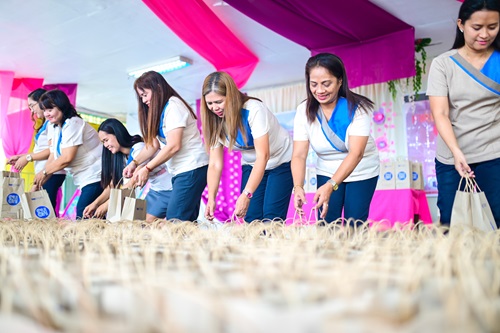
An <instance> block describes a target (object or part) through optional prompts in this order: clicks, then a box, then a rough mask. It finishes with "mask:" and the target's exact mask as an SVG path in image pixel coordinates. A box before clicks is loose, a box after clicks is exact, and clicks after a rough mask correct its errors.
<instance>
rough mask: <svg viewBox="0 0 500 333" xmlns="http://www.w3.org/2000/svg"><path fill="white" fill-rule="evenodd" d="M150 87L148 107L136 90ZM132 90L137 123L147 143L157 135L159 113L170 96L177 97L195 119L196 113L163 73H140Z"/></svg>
mask: <svg viewBox="0 0 500 333" xmlns="http://www.w3.org/2000/svg"><path fill="white" fill-rule="evenodd" d="M138 89H139V90H144V89H150V90H151V103H150V104H149V105H150V106H149V107H148V106H147V105H146V104H144V103H143V102H142V98H141V96H140V94H139V93H138V92H137V90H138ZM134 90H135V93H136V95H137V102H138V103H139V110H138V114H139V124H140V127H141V132H142V136H143V137H144V142H146V144H147V145H151V144H152V143H153V139H154V138H155V137H156V136H157V135H158V129H159V128H160V122H161V113H162V112H163V108H164V107H165V104H167V102H168V100H169V99H170V97H172V96H175V97H177V98H179V99H180V100H181V101H182V102H183V103H184V104H185V105H186V107H187V108H188V110H189V112H190V113H191V116H192V117H193V118H194V119H196V114H195V113H194V111H193V109H191V107H190V106H189V104H188V103H187V102H186V101H185V100H184V99H182V97H181V96H180V95H179V94H178V93H177V92H176V91H175V89H174V88H172V87H171V86H170V85H169V84H168V83H167V81H166V80H165V78H164V77H163V75H161V74H160V73H158V72H155V71H149V72H146V73H144V74H142V75H141V76H140V77H139V78H137V80H135V82H134Z"/></svg>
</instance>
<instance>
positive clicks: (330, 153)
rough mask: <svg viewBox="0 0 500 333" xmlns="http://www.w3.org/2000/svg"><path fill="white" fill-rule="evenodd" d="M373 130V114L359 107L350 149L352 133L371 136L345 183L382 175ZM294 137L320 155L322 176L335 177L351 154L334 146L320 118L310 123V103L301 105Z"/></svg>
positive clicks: (318, 164)
mask: <svg viewBox="0 0 500 333" xmlns="http://www.w3.org/2000/svg"><path fill="white" fill-rule="evenodd" d="M370 129H371V114H367V113H366V112H361V111H360V110H359V109H358V110H356V113H355V114H354V119H353V121H352V123H351V124H350V125H349V126H348V127H347V133H346V147H347V149H348V150H349V136H350V135H352V136H368V143H367V144H366V148H365V153H364V155H363V158H362V159H361V161H360V162H359V164H358V165H357V166H356V168H355V169H354V170H353V172H352V173H351V174H350V175H349V176H348V177H347V178H346V179H345V180H344V182H353V181H359V180H365V179H369V178H373V177H375V176H378V174H379V165H380V160H379V156H378V150H377V147H376V146H375V141H374V140H373V138H372V137H371V135H370ZM293 140H294V141H309V143H310V144H311V148H312V149H313V150H314V151H315V152H316V154H317V155H318V159H317V161H316V173H317V174H318V175H322V176H326V177H332V176H333V174H334V173H335V172H336V171H337V169H338V168H339V166H340V164H341V163H342V161H343V160H344V159H345V158H346V156H347V152H340V151H338V150H335V149H334V148H333V147H332V146H331V144H330V143H329V142H328V140H327V139H326V138H325V136H324V134H323V131H322V130H321V124H320V122H319V120H318V119H317V118H315V119H314V122H312V123H309V121H308V120H307V116H306V102H303V103H301V104H300V105H299V106H298V107H297V113H296V114H295V119H294V126H293Z"/></svg>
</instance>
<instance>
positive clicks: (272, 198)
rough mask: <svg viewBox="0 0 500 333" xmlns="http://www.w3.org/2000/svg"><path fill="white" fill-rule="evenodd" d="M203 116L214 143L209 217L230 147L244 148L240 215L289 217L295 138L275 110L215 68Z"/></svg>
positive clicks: (205, 130) (209, 79)
mask: <svg viewBox="0 0 500 333" xmlns="http://www.w3.org/2000/svg"><path fill="white" fill-rule="evenodd" d="M201 117H202V124H203V135H204V137H205V143H206V145H207V147H209V148H210V163H209V168H208V176H207V181H208V202H207V207H206V211H205V216H206V217H207V219H209V220H212V219H213V218H214V211H215V197H216V196H217V190H218V187H219V181H220V177H221V173H222V167H223V164H224V159H223V154H224V150H223V147H224V146H226V147H229V149H232V150H239V151H241V156H242V171H243V172H242V180H241V195H240V196H239V198H238V200H237V201H236V207H235V209H234V212H235V214H236V216H238V217H245V216H246V221H248V222H251V221H253V220H263V219H266V220H272V219H275V218H280V219H282V220H285V219H286V215H287V211H288V205H289V204H290V195H291V191H292V174H291V169H290V160H291V157H292V142H291V138H290V135H289V134H288V132H287V131H286V130H285V129H284V128H283V127H281V126H280V124H279V122H278V119H276V117H275V116H274V114H272V113H271V111H269V110H268V108H267V107H266V106H265V105H264V103H262V101H260V100H258V99H256V98H254V97H249V96H246V95H245V94H243V93H242V92H241V91H239V90H238V88H237V87H236V84H235V83H234V81H233V79H232V78H231V77H230V76H229V75H228V74H227V73H224V72H215V73H212V74H210V75H209V76H207V77H206V78H205V82H204V83H203V90H202V97H201Z"/></svg>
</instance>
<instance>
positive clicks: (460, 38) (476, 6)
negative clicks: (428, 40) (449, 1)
mask: <svg viewBox="0 0 500 333" xmlns="http://www.w3.org/2000/svg"><path fill="white" fill-rule="evenodd" d="M481 10H491V11H495V12H498V14H499V15H500V1H499V0H465V1H464V2H463V3H462V5H461V6H460V10H459V11H458V19H459V20H460V21H461V22H462V24H465V21H467V20H468V19H470V17H471V15H472V14H474V13H475V12H478V11H481ZM464 45H465V39H464V33H463V32H461V31H460V29H459V28H458V25H457V28H456V32H455V42H454V43H453V47H452V49H459V48H461V47H462V46H464ZM491 45H492V46H493V47H494V48H495V50H500V33H498V34H497V36H496V38H495V40H494V41H493V43H492V44H491Z"/></svg>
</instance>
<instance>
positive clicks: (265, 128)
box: [243, 100, 272, 139]
mask: <svg viewBox="0 0 500 333" xmlns="http://www.w3.org/2000/svg"><path fill="white" fill-rule="evenodd" d="M243 108H244V109H247V110H248V111H249V115H248V124H249V125H250V130H251V132H252V137H253V138H254V139H257V138H260V137H261V136H264V135H265V134H267V133H269V126H270V125H269V123H270V122H269V116H272V114H271V111H269V110H268V109H267V107H266V106H265V105H264V103H262V102H259V101H257V100H248V101H247V102H246V103H245V105H244V106H243Z"/></svg>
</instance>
